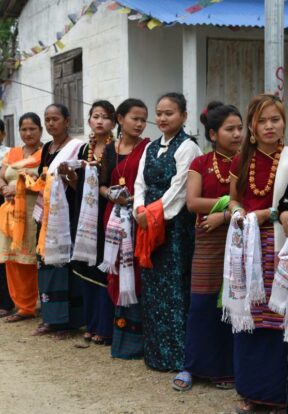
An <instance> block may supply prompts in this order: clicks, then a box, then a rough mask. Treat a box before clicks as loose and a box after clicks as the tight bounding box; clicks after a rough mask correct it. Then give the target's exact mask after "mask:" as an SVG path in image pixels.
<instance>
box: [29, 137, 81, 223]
mask: <svg viewBox="0 0 288 414" xmlns="http://www.w3.org/2000/svg"><path fill="white" fill-rule="evenodd" d="M82 145H83V141H81V140H80V139H77V138H73V139H71V141H69V142H68V143H67V144H66V145H65V147H63V148H62V149H61V150H60V151H59V152H58V154H57V155H56V157H55V158H54V160H53V161H52V162H51V164H50V166H49V168H48V173H49V174H54V173H55V171H56V170H57V168H58V167H59V165H60V164H61V163H62V162H66V161H68V160H77V159H78V153H79V149H80V147H81V146H82ZM33 218H34V220H36V221H37V222H38V223H41V222H42V218H43V194H42V193H41V192H40V193H39V194H38V197H37V200H36V204H35V207H34V211H33Z"/></svg>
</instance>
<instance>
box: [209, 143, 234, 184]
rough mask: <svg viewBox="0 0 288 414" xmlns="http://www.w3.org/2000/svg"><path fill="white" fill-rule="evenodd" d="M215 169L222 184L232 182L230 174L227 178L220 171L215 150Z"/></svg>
mask: <svg viewBox="0 0 288 414" xmlns="http://www.w3.org/2000/svg"><path fill="white" fill-rule="evenodd" d="M221 155H222V154H221ZM226 158H227V157H226ZM230 161H231V160H230ZM213 170H214V173H215V175H216V177H217V180H218V181H219V182H220V183H221V184H229V183H230V175H229V176H228V177H227V178H224V177H222V175H221V173H220V170H219V165H218V161H217V156H216V151H214V152H213Z"/></svg>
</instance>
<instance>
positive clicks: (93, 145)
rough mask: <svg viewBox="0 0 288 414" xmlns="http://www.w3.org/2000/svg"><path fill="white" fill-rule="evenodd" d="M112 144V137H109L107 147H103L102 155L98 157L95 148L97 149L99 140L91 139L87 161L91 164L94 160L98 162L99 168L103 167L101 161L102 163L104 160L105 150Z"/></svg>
mask: <svg viewBox="0 0 288 414" xmlns="http://www.w3.org/2000/svg"><path fill="white" fill-rule="evenodd" d="M110 142H112V138H111V137H110V136H108V137H107V138H106V142H105V145H104V147H103V151H102V153H101V154H100V155H98V157H97V155H96V154H95V148H96V145H97V140H96V139H93V138H91V139H90V141H89V147H88V157H87V161H88V162H91V161H92V160H93V158H94V159H95V161H96V162H97V164H98V165H99V166H101V161H102V158H103V153H104V149H105V147H106V145H108V144H110Z"/></svg>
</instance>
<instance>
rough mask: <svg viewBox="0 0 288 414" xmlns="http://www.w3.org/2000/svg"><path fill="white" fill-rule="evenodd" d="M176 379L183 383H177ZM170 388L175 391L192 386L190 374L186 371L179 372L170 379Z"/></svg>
mask: <svg viewBox="0 0 288 414" xmlns="http://www.w3.org/2000/svg"><path fill="white" fill-rule="evenodd" d="M176 381H182V383H183V385H179V384H177V382H176ZM172 388H173V389H174V390H176V391H188V390H190V389H191V388H192V375H191V374H190V372H188V371H182V372H179V374H177V375H176V377H175V378H173V380H172Z"/></svg>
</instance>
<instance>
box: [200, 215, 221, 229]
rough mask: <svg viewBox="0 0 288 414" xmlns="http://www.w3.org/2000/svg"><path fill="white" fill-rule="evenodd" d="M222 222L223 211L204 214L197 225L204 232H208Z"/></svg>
mask: <svg viewBox="0 0 288 414" xmlns="http://www.w3.org/2000/svg"><path fill="white" fill-rule="evenodd" d="M222 224H224V213H222V212H220V213H213V214H209V216H204V217H203V218H202V220H201V223H200V224H199V225H198V226H197V227H199V228H200V229H204V230H205V231H206V233H210V232H211V231H213V230H215V229H216V228H217V227H219V226H221V225H222Z"/></svg>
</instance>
